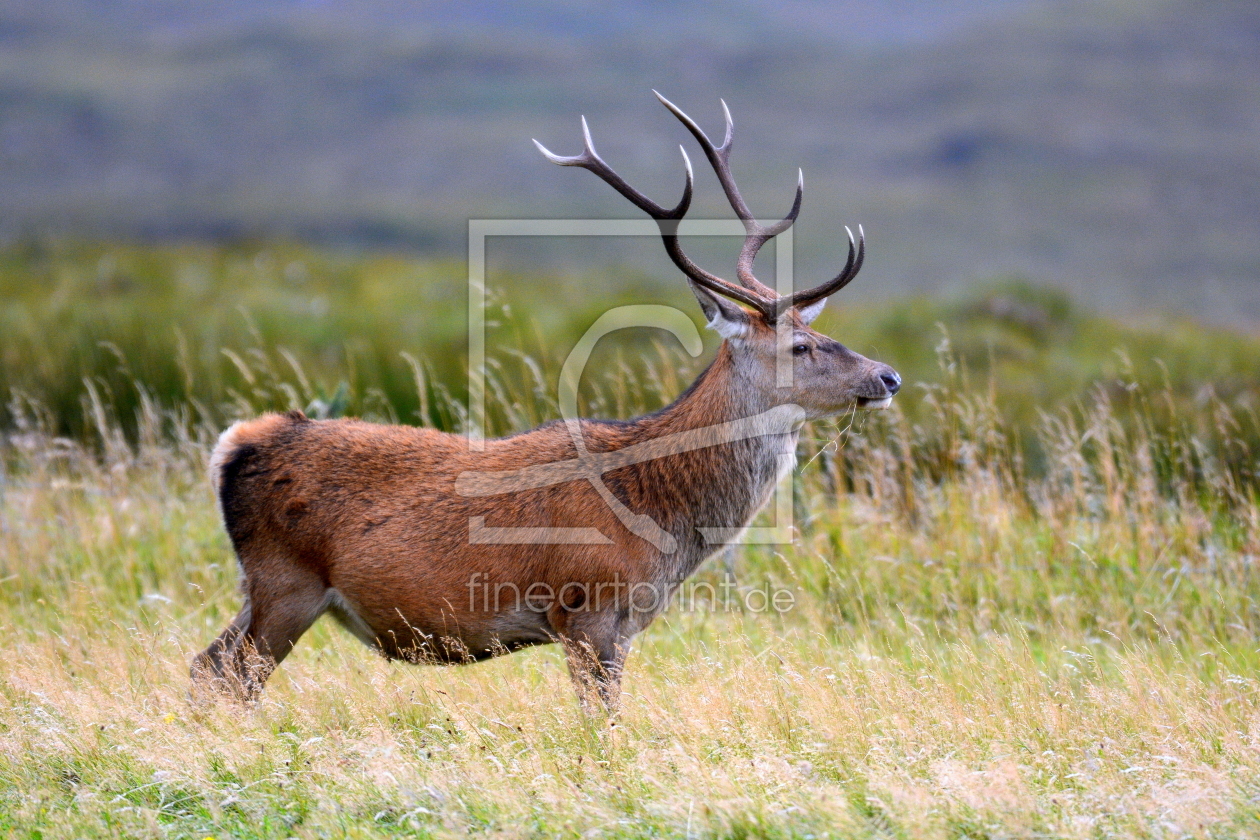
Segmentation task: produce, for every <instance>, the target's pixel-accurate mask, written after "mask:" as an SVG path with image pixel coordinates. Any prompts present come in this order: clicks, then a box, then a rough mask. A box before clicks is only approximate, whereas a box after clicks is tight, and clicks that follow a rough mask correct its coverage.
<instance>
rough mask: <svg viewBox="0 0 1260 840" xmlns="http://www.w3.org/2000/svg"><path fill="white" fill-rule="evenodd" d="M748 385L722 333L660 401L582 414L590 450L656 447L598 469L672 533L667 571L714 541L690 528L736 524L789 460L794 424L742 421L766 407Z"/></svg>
mask: <svg viewBox="0 0 1260 840" xmlns="http://www.w3.org/2000/svg"><path fill="white" fill-rule="evenodd" d="M749 386H750V383H744V382H742V381H741V379H740V377H739V375H738V373H737V372H736V370H735V368H734V359H733V358H732V355H731V350H730V348H729V346H728V345H727V344H726V343H723V344H722V347H721V349H720V350H719V351H718V355H717V357H716V358H715V359H714V360H713V363H712V364H710V365H709V367H708V368H707V369H705V371H704V372H703V373H702V374H700V376H699V377H698V378H697V379H696V381H695V382H693V383H692V385H691V386H690V387H689V388H688V389H687V390H686V391H684V392H683V394H682V395H681V396H679V397H678V399H676V400H675V401H674V402H673V403H671V404H670V405H668V406H666V407H665V408H663V409H661V410H660V411H657V412H655V413H654V414H649V415H646V416H644V417H639V418H636V419H634V420H629V421H625V422H617V423H601V422H598V421H594V422H586V423H583V437H584V438H585V440H586V445H587V447H588V448H589V449H590V451H592V452H610V451H616V450H619V449H624V448H626V447H628V446H635V445H644V444H648V445H653V446H657V447H659V449H660V454H659V455H658V456H654V457H652V458H649V459H647V460H643V461H641V462H639V463H635V464H632V465H630V466H626V467H621V468H618V469H614V470H611V471H609V472H608V473H606V474H605V476H604V479H605V482H606V484H607V485H608V487H609V489H610V490H612V492H613V493H614V494H615V495H616V496H617V497H618V498H620V499H621V501H622V502H623V503H624V504H625V505H626V506H627V507H628V508H629V509H630V510H632V511H634V512H635V513H642V514H647V515H649V516H651V517H652V518H653V519H654V520H655V521H656V522H657V523H658V524H659V525H660V526H661V527H662V528H664V529H665V530H666V531H669V532H670V533H671V534H673V536H674V537H675V538H676V539H677V540H678V542H679V546H680V548H679V551H678V557H677V563H675V564H670V565H672V566H673V568H672V569H671V570H670V571H671V573H673V574H676V575H677V576H678V577H680V578H681V577H685V576H686V575H688V574H690V573H691V572H692V571H693V570H694V569H695V567H696V566H698V565H699V563H700V562H701V561H703V560H704V558H705V557H707V556H709V555H710V554H712V553H713V552H714V551H716V550H718V549H719V548H721V544H709V543H707V542H706V541H705V539H704V538H703V536H702V535H701V533H700V532H699V531H698V530H697V529H698V528H728V529H740V528H743V527H744V526H745V525H747V524H748V522H749V521H750V520H751V519H752V517H753V516H754V515H755V514H756V513H757V511H758V510H759V509H760V508H761V507H762V506H763V505H764V504H765V502H766V501H767V499H768V498H769V495H770V493H771V492H772V491H773V489H774V486H775V484H776V483H777V482H778V479H779V477H780V476H781V475H782V473H783V471H784V469H785V468H790V466H791V463H792V461H791V458H792V456H793V453H794V452H795V449H796V438H797V432H796V429H797V426H796V425H795V424H792V423H789V422H786V421H784V420H783V419H782V418H777V417H776V418H775V419H774V420H773V422H770V423H768V424H767V423H765V422H764V421H763V422H759V423H758V422H756V421H753V423H748V422H747V420H748V418H750V417H757V416H759V415H763V414H764V413H765V412H766V411H767V410H769V409H770V408H771V405H770V404H769V403H768V401H766V400H765V398H764V396H763V395H762V394H761V392H759V391H758V390H757V389H754V388H752V387H749ZM754 424H755V425H754Z"/></svg>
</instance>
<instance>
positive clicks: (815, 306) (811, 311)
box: [796, 298, 827, 326]
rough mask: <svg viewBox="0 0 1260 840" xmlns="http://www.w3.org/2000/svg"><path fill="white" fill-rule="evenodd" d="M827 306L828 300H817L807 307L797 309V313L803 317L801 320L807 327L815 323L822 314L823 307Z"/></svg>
mask: <svg viewBox="0 0 1260 840" xmlns="http://www.w3.org/2000/svg"><path fill="white" fill-rule="evenodd" d="M826 305H827V299H826V298H823V299H822V300H816V301H814V302H813V303H810V304H806V305H805V306H798V307H796V312H797V314H799V315H800V316H801V320H802V321H804V322H805V326H809V325H810V324H812V323H814V319H815V318H817V317H818V316H819V315H821V314H822V311H823V307H824V306H826Z"/></svg>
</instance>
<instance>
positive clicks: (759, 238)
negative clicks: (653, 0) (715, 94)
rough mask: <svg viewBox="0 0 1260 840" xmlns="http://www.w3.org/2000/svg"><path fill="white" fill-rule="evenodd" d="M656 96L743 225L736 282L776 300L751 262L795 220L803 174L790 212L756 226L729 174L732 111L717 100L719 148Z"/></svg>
mask: <svg viewBox="0 0 1260 840" xmlns="http://www.w3.org/2000/svg"><path fill="white" fill-rule="evenodd" d="M652 93H654V94H656V98H657V99H659V100H660V101H661V104H662V105H664V106H665V107H666V108H668V109H669V111H670V113H672V114H673V115H674V116H675V117H677V118H678V119H679V121H680V122H681V123H682V124H683V125H685V126H686V127H687V130H688V131H690V132H691V134H692V136H693V137H695V138H696V142H697V143H699V144H700V148H701V149H703V150H704V154H705V157H707V158H708V159H709V164H710V165H711V166H712V167H713V171H714V172H715V173H716V174H717V177H718V181H719V182H720V183H721V184H722V191H723V192H725V193H726V199H727V201H729V202H730V204H731V209H733V210H734V211H735V215H736V216H738V217H739V219H740V221H742V222H743V223H744V233H745V236H744V246H743V248H741V249H740V252H739V260H738V262H737V263H736V271H735V274H736V277H737V278H738V279H739V282H740V283H742V284H743V285H744V286H745V287H746V288H749V289H753V290H754V291H756V292H758V293H760V294H762V295H766V296H769V297H771V298H774V297H777V295H776V294H775V292H774V290H773V289H771V288H770V287H768V286H766V285H765V284H763V283H762V282H761V281H760V280H758V279H757V278H756V277H754V276H753V273H752V267H753V262H754V261H755V260H756V258H757V252H758V251H760V250H761V246H763V245H765V244H766V243H767V242H769V241H770V240H771V239H773V238H774V237H776V236H778V235H779V234H781V233H783V231H785V230H787V229H788V228H790V227H791V226H792V223H793V222H795V221H796V216H797V214H799V213H800V210H801V198H802V195H803V192H804V187H805V182H804V174H803V173H801V172H800V171H799V170H798V172H797V179H796V197H795V198H794V199H793V202H792V209H791V210H790V211H788V214H787V216H786V217H784V219H783V220H782V221H780V222H778V223H776V224H774V225H770V226H768V227H767V226H763V225H760V224H758V223H757V220H756V219H755V218H754V217H753V214H752V211H751V210H749V209H748V204H747V202H745V201H744V197H743V196H742V195H740V192H739V187H738V186H736V184H735V177H734V176H733V175H732V174H731V167H730V159H731V141H732V139H733V136H734V132H735V123H734V121H733V120H732V119H731V109H730V108H728V107H727V105H726V100H725V99H723V100H720V101H721V103H722V115H723V116H724V117H725V118H726V134H725V136H724V138H723V140H722V145H721V146H714V145H713V141H712V140H710V139H709V136H708V135H707V134H705V133H704V130H703V129H702V128H700V126H699V125H697V124H696V121H695V120H693V119H692V118H691V117H689V116H687V114H686V113H685V112H684V111H683V110H682V109H681V108H679V107H678V106H677V105H675V104H674V103H673V102H670V101H669V100H668V99H666V98H665V97H664V96H661V94H660V93H659V92H658V91H655V90H654V91H652Z"/></svg>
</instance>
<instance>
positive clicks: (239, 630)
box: [192, 561, 329, 700]
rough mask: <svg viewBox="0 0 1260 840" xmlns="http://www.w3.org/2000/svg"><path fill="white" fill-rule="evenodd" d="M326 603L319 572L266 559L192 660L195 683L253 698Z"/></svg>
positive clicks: (249, 578)
mask: <svg viewBox="0 0 1260 840" xmlns="http://www.w3.org/2000/svg"><path fill="white" fill-rule="evenodd" d="M242 566H246V564H244V563H242ZM246 568H248V566H246ZM328 603H329V590H328V587H327V586H325V585H324V582H323V581H322V580H321V579H320V577H319V576H318V575H316V574H315V573H314V572H312V571H310V570H307V569H303V568H301V567H298V566H297V565H295V564H293V563H291V562H288V561H282V562H279V563H273V564H267V567H265V568H261V569H258V570H256V571H255V572H254V573H253V574H249V575H248V576H247V581H246V585H245V606H243V607H242V608H241V611H240V613H238V614H237V616H236V618H234V619H232V622H231V623H230V624H229V625H228V626H227V627H226V628H225V629H224V630H223V632H222V633H220V634H219V637H218V638H216V639H215V640H214V641H213V642H211V643H210V646H209V647H207V648H206V649H205V650H204V651H202V652H201V653H200V654H198V656H197V657H196V659H194V660H193V667H192V676H193V680H194V683H196V684H198V685H208V686H209V687H212V688H214V689H217V690H218V691H219V692H221V693H227V694H231V695H234V696H236V697H238V698H240V699H243V700H252V699H254V698H256V697H257V696H258V694H259V692H261V691H262V687H263V684H264V683H266V681H267V678H268V677H269V676H271V673H272V672H273V671H274V670H275V669H276V666H277V665H279V664H280V663H281V662H282V661H283V660H284V658H285V657H286V656H288V655H289V652H290V651H291V650H293V646H294V645H295V644H297V640H298V639H299V638H301V636H302V634H303V633H305V632H306V631H307V630H309V629H310V627H311V625H312V624H314V623H315V620H316V619H317V618H319V617H320V615H322V614H323V613H324V611H325V610H326V609H327V608H328Z"/></svg>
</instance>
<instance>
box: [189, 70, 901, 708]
mask: <svg viewBox="0 0 1260 840" xmlns="http://www.w3.org/2000/svg"><path fill="white" fill-rule="evenodd" d="M657 96H658V98H660V100H661V102H662V103H664V105H665V107H666V108H668V109H669V110H670V111H672V112H673V114H674V116H676V117H677V118H678V119H679V120H681V121H682V123H683V125H685V126H686V127H687V129H688V130H689V131H690V132H691V134H692V135H693V136H694V137H695V139H696V141H697V142H698V143H699V145H700V147H701V149H703V150H704V154H705V156H706V157H707V158H708V159H709V163H710V164H711V165H712V166H713V169H714V170H715V171H716V173H717V177H718V180H719V181H720V183H721V185H722V189H723V190H724V191H725V193H726V197H727V199H729V201H730V204H731V207H732V208H734V211H735V214H736V215H737V216H738V217H739V218H740V220H742V222H743V225H744V228H745V230H746V236H745V239H744V243H743V247H742V249H741V251H740V253H739V258H738V264H737V267H736V274H735V277H736V280H737V282H735V283H732V282H730V281H727V280H723V279H721V278H719V277H717V276H715V275H713V274H710V273H709V272H708V271H705V270H704V269H703V268H700V267H699V266H698V265H696V264H695V263H694V262H693V261H692V260H691V259H689V258H688V257H687V255H686V254H684V253H683V251H682V248H681V246H680V244H679V241H678V236H677V231H678V225H679V222H680V221H681V220H682V218H683V216H684V214H685V213H686V212H687V208H688V206H689V205H690V203H691V196H692V170H691V163H690V161H689V160H687V153H686V151H685V150H684V151H683V160H684V163H685V165H686V184H685V186H684V188H683V195H682V200H681V201H679V202H678V205H677V206H675V207H674V208H673V209H667V208H665V207H661V206H660V205H658V204H656V203H655V202H653V201H652V200H651V199H649V198H647V197H646V196H644V195H643V194H642V193H640V192H639V191H637V190H635V189H634V188H633V187H631V186H630V185H629V184H627V183H626V182H625V181H624V180H623V179H622V178H621V177H620V176H618V175H617V174H616V173H615V172H613V170H612V169H611V168H609V166H608V165H607V164H606V163H605V162H604V161H603V160H602V159H601V158H600V157H599V155H598V154H596V152H595V147H594V145H593V144H592V142H591V137H590V132H589V130H588V129H587V127H586V121H585V119H583V121H582V130H583V134H584V141H585V144H584V146H585V147H584V149H583V151H582V153H581V154H579V155H576V156H573V157H562V156H560V155H555V154H552V153H551V152H549V151H547V149H545V148H543V146H542V145H541V144H538V147H539V149H540V150H541V151H542V153H543V154H544V155H545V156H546V157H547V158H548V160H551V161H552V162H553V163H558V164H560V165H561V166H578V167H581V168H583V169H588V170H590V171H591V172H593V173H595V174H596V175H598V176H599V177H600V178H602V179H603V180H604V181H607V182H608V183H609V184H610V185H611V186H612V187H613V188H614V189H616V190H617V191H618V192H619V193H621V194H622V195H623V196H625V197H626V198H627V199H629V200H630V201H631V202H632V203H633V204H634V205H635V206H637V207H638V208H639V209H641V210H643V211H644V212H646V213H647V214H648V215H649V216H651V217H652V218H653V219H654V220H656V222H657V224H658V225H659V227H660V233H661V236H662V238H663V240H664V243H665V250H666V251H667V252H668V254H669V256H670V257H671V258H672V259H673V261H674V263H675V265H677V266H678V268H679V269H681V270H682V272H683V273H684V274H685V275H686V276H687V282H688V285H689V286H690V288H691V291H692V292H693V293H694V294H695V296H696V298H697V300H698V301H699V302H700V307H701V309H702V310H703V311H704V315H705V317H706V318H707V319H708V326H709V327H710V328H712V329H714V330H716V331H717V332H718V334H719V335H721V337H722V338H723V339H724V341H723V342H722V344H721V347H720V348H719V349H718V351H717V356H716V358H715V359H714V360H713V362H712V363H711V364H710V365H709V366H708V368H707V369H706V370H705V371H704V372H703V373H702V374H700V376H699V378H697V379H696V381H695V382H694V383H693V384H692V385H691V387H690V388H688V389H687V390H686V392H684V393H683V394H682V396H680V397H679V398H678V399H677V400H675V401H674V402H673V403H672V404H671V405H669V406H668V407H666V408H663V409H661V410H660V411H657V412H656V413H654V414H649V415H647V416H645V417H640V418H637V419H634V420H629V421H611V422H610V421H602V420H580V421H579V420H562V421H553V422H551V423H547V424H546V425H543V426H541V427H539V428H537V429H534V430H533V431H529V432H524V433H521V434H516V435H512V436H510V437H506V438H502V439H498V440H489V441H484V445H483V446H481V447H474V446H472V445H470V442H469V440H468V439H467V438H465V437H461V436H457V435H453V434H446V433H443V432H439V431H435V430H433V429H422V428H412V427H406V426H382V425H375V424H371V423H365V422H361V421H358V420H310V419H307V418H306V417H304V416H303V415H302V414H301V413H299V412H290V413H288V414H269V415H265V416H263V417H259V418H258V419H256V420H249V421H245V422H240V423H237V424H235V425H233V426H232V427H231V428H229V429H228V430H227V431H226V432H224V433H223V436H222V437H221V438H220V440H219V443H218V445H217V446H216V447H215V449H214V454H213V456H212V458H211V464H210V469H211V474H212V479H213V482H214V485H215V488H216V490H217V491H218V495H219V501H220V504H221V506H222V510H223V520H224V523H225V525H226V527H227V531H228V534H229V535H230V536H231V539H232V545H233V547H234V548H235V550H236V555H237V558H238V559H239V561H240V565H241V571H242V575H243V581H242V590H243V592H244V596H245V598H244V606H243V607H242V608H241V611H240V613H239V614H238V615H237V616H236V618H234V619H233V620H232V622H231V624H229V625H228V627H227V628H226V629H225V630H224V631H223V632H222V633H221V634H220V635H219V637H218V638H217V639H215V640H214V641H213V642H212V643H211V644H210V646H209V647H208V648H206V650H205V651H204V652H203V653H201V654H199V655H198V656H197V658H196V660H195V662H194V663H193V668H192V671H193V676H194V679H195V680H196V681H197V682H198V683H199V684H202V683H205V684H210V685H216V686H218V687H220V688H221V689H226V690H228V691H230V692H232V693H235V694H236V695H237V696H242V697H245V698H252V697H254V696H256V695H257V693H258V691H259V690H261V688H262V685H263V682H264V681H265V680H266V679H267V677H268V675H269V674H270V673H271V672H272V670H274V668H275V667H276V665H277V664H279V663H280V661H281V660H283V659H284V657H285V656H287V655H288V653H289V651H291V650H292V649H293V646H294V645H295V644H296V643H297V640H298V638H299V637H301V635H302V634H303V633H304V632H306V630H307V629H308V628H309V627H310V626H311V624H312V623H314V621H315V620H316V619H317V618H319V617H320V616H321V615H323V614H324V613H325V612H331V613H332V614H333V616H334V617H336V618H337V619H338V620H339V621H340V622H341V623H342V624H343V625H344V626H345V627H346V628H347V629H348V630H349V631H350V632H351V633H353V634H354V635H356V636H357V637H359V639H361V640H362V641H363V642H365V643H366V644H368V645H370V646H372V647H374V648H376V649H377V650H378V651H380V652H381V653H382V654H384V655H385V656H386V657H389V658H403V659H407V660H411V661H428V662H444V663H461V662H470V661H474V660H479V659H484V658H488V657H491V656H495V655H498V654H502V653H508V652H511V651H514V650H517V649H519V648H523V647H528V646H531V645H538V644H545V643H548V642H556V641H558V642H560V643H562V644H563V645H564V647H565V649H566V653H567V656H568V661H569V670H570V673H571V675H572V677H573V680H574V683H575V686H576V688H577V690H578V694H579V697H580V698H581V699H582V701H583V703H584V705H590V704H592V703H594V702H596V698H598V699H599V700H602V701H603V703H604V704H605V705H606V706H607V707H610V708H615V706H616V704H617V702H618V699H619V697H620V680H621V673H622V665H623V663H624V661H625V657H626V653H627V650H628V648H629V645H630V641H631V639H632V638H633V637H634V635H635V634H636V633H638V632H639V631H641V630H642V629H643V628H644V627H646V626H647V625H648V624H649V623H650V622H651V621H652V619H653V618H654V617H655V616H656V615H657V614H658V613H659V612H660V611H662V610H663V609H664V608H665V607H666V606H667V604H668V601H669V596H670V595H671V594H672V593H673V592H674V591H675V590H676V588H677V587H678V586H679V585H680V584H681V583H682V581H683V580H684V579H685V578H686V577H687V576H688V575H690V574H692V573H693V572H694V571H695V570H696V568H697V567H698V566H699V565H700V564H701V563H702V562H703V561H704V560H705V558H707V557H709V556H710V555H711V554H713V553H714V552H716V551H717V550H718V549H719V548H721V547H722V544H723V541H722V540H714V541H710V539H708V538H707V537H706V534H709V535H711V534H713V533H721V532H723V531H724V532H725V533H728V534H731V533H738V532H739V531H740V529H742V528H744V527H746V526H747V524H748V523H749V521H750V520H751V519H752V518H753V516H754V515H755V514H756V513H757V511H758V510H759V509H760V508H761V507H762V506H763V504H764V503H765V502H766V500H767V499H768V498H769V496H770V494H771V492H772V490H773V488H774V487H775V485H776V483H777V482H778V480H779V478H780V476H781V474H782V472H783V470H784V467H785V465H786V466H788V467H790V465H791V463H792V453H793V452H794V450H795V446H796V441H797V434H798V431H799V428H800V424H801V422H802V421H803V420H806V419H810V418H817V417H824V416H828V415H835V414H839V413H841V412H845V411H848V410H851V409H853V408H885V407H887V406H888V404H889V402H890V401H891V399H892V397H893V395H894V394H896V393H897V391H898V389H899V388H900V385H901V380H900V378H899V377H898V376H897V374H896V373H895V372H894V371H893V369H892V368H890V367H889V366H888V365H885V364H880V363H878V362H873V361H871V360H869V359H866V358H864V357H862V356H860V355H858V354H857V353H854V352H853V351H851V350H849V349H847V348H845V347H844V346H842V345H841V344H839V343H838V342H836V341H834V340H832V339H831V338H828V337H827V336H824V335H822V334H820V333H818V332H816V331H814V330H813V329H811V328H810V326H809V325H810V322H812V321H813V320H814V319H815V318H816V317H817V316H818V314H819V313H820V312H821V311H822V308H823V305H824V304H825V303H826V301H827V298H828V297H829V296H830V295H832V294H834V293H835V292H837V291H839V290H840V289H842V288H843V287H844V286H845V285H847V284H848V283H849V282H850V281H852V280H853V278H854V277H855V276H856V275H857V273H858V269H859V268H861V266H862V261H863V258H864V256H865V251H866V247H865V241H864V238H863V236H861V235H859V237H858V239H857V242H856V243H855V242H854V238H853V235H852V233H850V234H849V239H848V244H849V254H848V261H847V263H846V264H845V266H844V269H843V270H842V271H841V272H840V273H839V274H837V275H836V276H835V277H834V278H833V279H831V280H829V281H827V282H825V283H823V284H821V285H819V286H816V287H814V288H811V289H805V290H802V291H798V292H795V293H793V294H790V295H783V296H780V295H779V294H777V293H776V292H775V291H774V290H773V289H771V288H770V287H768V286H766V285H764V284H762V283H761V282H759V281H758V280H757V278H756V277H754V276H753V261H754V259H755V258H756V256H757V252H758V250H759V249H760V248H761V247H762V246H763V245H764V244H765V243H766V242H767V241H769V240H770V239H771V238H773V237H774V236H776V235H778V234H780V233H782V232H783V231H785V230H787V228H788V227H790V226H791V225H792V223H793V222H794V221H795V219H796V216H797V214H798V212H799V211H800V207H801V192H802V182H801V181H800V180H799V179H798V181H797V187H796V197H795V200H794V201H793V203H792V209H791V211H790V212H789V213H788V215H787V217H786V218H784V219H783V220H782V221H780V222H778V223H775V224H772V225H762V224H761V223H759V222H758V221H757V220H756V219H755V218H754V217H753V215H752V213H751V212H750V211H749V209H748V205H747V204H746V203H745V202H744V199H743V198H742V197H741V196H740V194H739V190H738V188H737V187H736V185H735V181H734V179H733V178H732V176H731V170H730V166H729V158H730V152H731V129H732V125H731V117H730V112H729V110H727V109H726V104H725V103H723V104H722V107H723V110H724V111H725V113H726V136H725V139H724V140H723V141H722V144H721V145H714V144H713V142H712V141H710V139H709V138H708V137H707V136H706V135H705V133H704V132H703V131H702V130H701V129H700V127H699V126H697V125H696V123H695V122H693V121H692V120H691V118H690V117H688V116H687V115H686V114H684V113H683V112H682V111H681V110H679V109H678V108H677V107H676V106H675V105H674V104H673V103H671V102H669V101H668V100H666V99H665V98H664V97H661V96H660V94H657ZM535 142H536V143H537V141H535ZM859 234H860V228H859ZM738 304H743V305H742V306H740V305H738ZM779 359H783V360H784V361H785V369H786V370H789V371H790V377H783V378H782V379H780V378H779V377H777V375H776V373H777V370H776V368H777V361H778V360H779ZM784 381H790V384H789V385H786V386H784V385H783V384H782V382H784ZM592 463H597V464H598V469H596V470H595V472H594V473H592V472H591V469H590V465H591V464H592ZM575 464H576V465H578V466H577V467H576V468H575V467H574V466H573V465H575ZM496 529H499V530H496ZM710 529H715V530H710ZM487 533H492V534H504V533H511V534H521V533H524V534H531V535H535V536H527V537H525V538H520V539H498V538H486V536H485V534H487ZM571 533H578V534H581V535H585V536H582V537H580V538H570V537H567V536H565V535H567V534H571ZM538 534H543V535H544V537H543V538H536V535H538ZM591 534H593V535H594V536H593V537H591V536H590V535H591ZM547 535H552V536H553V537H554V538H547Z"/></svg>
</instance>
